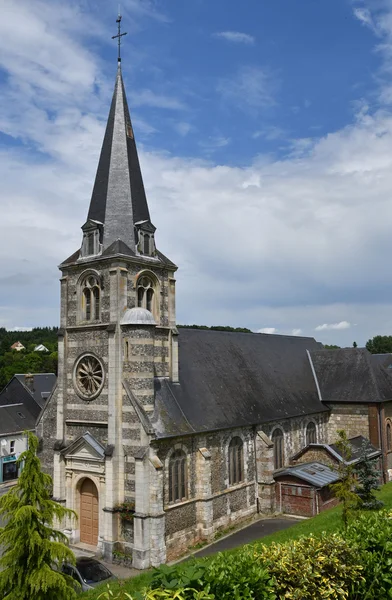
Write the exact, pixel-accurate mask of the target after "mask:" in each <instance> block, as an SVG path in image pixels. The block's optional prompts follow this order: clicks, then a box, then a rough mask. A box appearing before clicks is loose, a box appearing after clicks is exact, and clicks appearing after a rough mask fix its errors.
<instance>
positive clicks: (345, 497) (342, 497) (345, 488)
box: [330, 429, 358, 529]
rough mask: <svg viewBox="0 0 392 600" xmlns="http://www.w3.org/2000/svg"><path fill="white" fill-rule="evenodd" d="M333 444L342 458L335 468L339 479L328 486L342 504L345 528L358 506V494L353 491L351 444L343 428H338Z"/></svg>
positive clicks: (355, 482) (354, 487)
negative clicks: (336, 437) (335, 440)
mask: <svg viewBox="0 0 392 600" xmlns="http://www.w3.org/2000/svg"><path fill="white" fill-rule="evenodd" d="M335 445H336V447H337V449H338V450H339V453H340V455H341V457H342V458H343V460H342V461H341V462H339V464H338V466H337V469H336V470H337V474H338V477H339V480H338V481H337V482H336V483H332V484H331V485H330V488H331V489H332V491H333V493H334V496H335V497H336V498H337V499H338V500H339V502H341V504H342V520H343V527H344V528H345V529H347V526H348V521H349V518H350V516H351V514H352V511H353V510H355V509H356V508H357V507H358V496H357V494H356V493H355V489H356V487H357V480H356V478H355V475H354V465H352V464H350V459H351V455H352V451H351V445H350V442H349V440H348V437H347V434H346V432H345V431H344V429H339V430H338V440H337V442H335Z"/></svg>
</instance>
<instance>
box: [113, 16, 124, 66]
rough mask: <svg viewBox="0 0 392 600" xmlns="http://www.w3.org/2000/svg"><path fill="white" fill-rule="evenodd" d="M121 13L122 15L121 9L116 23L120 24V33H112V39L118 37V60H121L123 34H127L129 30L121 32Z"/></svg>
mask: <svg viewBox="0 0 392 600" xmlns="http://www.w3.org/2000/svg"><path fill="white" fill-rule="evenodd" d="M121 19H122V17H121V15H120V10H119V11H118V17H117V19H116V23H117V24H118V33H117V35H112V40H115V39H116V38H117V39H118V62H121V53H120V52H121V38H122V36H123V35H127V32H126V31H124V33H121Z"/></svg>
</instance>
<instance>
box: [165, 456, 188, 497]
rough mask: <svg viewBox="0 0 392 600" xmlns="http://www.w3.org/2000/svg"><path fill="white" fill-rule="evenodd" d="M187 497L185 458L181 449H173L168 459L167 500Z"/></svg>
mask: <svg viewBox="0 0 392 600" xmlns="http://www.w3.org/2000/svg"><path fill="white" fill-rule="evenodd" d="M187 497H188V472H187V459H186V454H185V452H184V451H183V450H175V451H174V452H173V454H172V455H171V457H170V460H169V502H178V501H180V500H186V498H187Z"/></svg>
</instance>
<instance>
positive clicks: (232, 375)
mask: <svg viewBox="0 0 392 600" xmlns="http://www.w3.org/2000/svg"><path fill="white" fill-rule="evenodd" d="M86 208H87V207H86ZM155 233H156V228H155V226H154V225H153V223H152V221H151V217H150V213H149V209H148V203H147V198H146V194H145V189H144V185H143V179H142V174H141V170H140V165H139V159H138V153H137V148H136V143H135V138H134V133H133V128H132V123H131V118H130V114H129V109H128V104H127V99H126V95H125V89H124V84H123V79H122V73H121V63H120V62H119V64H118V70H117V75H116V81H115V88H114V94H113V99H112V103H111V107H110V112H109V117H108V121H107V126H106V132H105V136H104V140H103V145H102V150H101V154H100V158H99V163H98V169H97V174H96V179H95V183H94V187H93V191H92V196H91V202H90V207H89V210H88V215H87V220H86V222H85V223H84V224H83V225H82V242H81V247H80V248H79V249H78V250H77V251H76V252H75V253H74V254H72V256H70V257H69V258H68V259H66V260H65V261H64V262H63V263H62V264H61V265H60V270H61V273H62V276H61V280H60V281H61V323H60V330H59V345H58V349H59V372H58V382H57V386H56V388H55V390H54V391H53V393H52V395H51V397H50V398H49V400H48V402H47V404H46V406H45V408H44V410H43V412H42V415H41V417H40V420H39V424H38V434H39V435H40V437H41V438H42V444H41V446H42V449H41V452H40V458H41V460H42V463H43V465H44V468H45V469H46V470H47V471H48V472H50V473H51V474H52V475H53V478H54V490H53V496H54V498H55V499H56V500H57V501H59V502H61V503H63V504H64V505H65V506H67V507H68V508H71V509H74V510H75V511H76V513H77V514H78V519H77V520H75V521H71V520H69V522H67V523H64V524H63V528H64V531H65V532H66V533H67V535H68V536H69V538H70V540H71V542H72V543H74V544H78V543H82V544H87V545H89V546H91V547H93V548H95V549H97V551H98V552H100V553H102V555H103V556H104V557H106V558H107V559H109V560H110V559H111V557H112V555H113V552H114V551H117V552H122V553H124V554H127V553H128V554H131V555H132V560H133V565H134V566H135V567H136V568H139V569H143V568H147V567H149V566H150V565H159V564H160V563H162V562H165V561H167V560H169V559H173V558H175V557H176V556H178V555H179V554H181V552H183V551H185V550H186V548H187V547H189V546H191V545H193V544H195V543H197V542H199V541H201V540H209V539H212V538H213V536H214V534H215V532H216V531H217V530H219V529H222V528H225V527H227V526H229V525H230V524H233V523H236V522H239V521H240V520H242V519H246V518H249V517H251V516H252V515H254V514H255V513H257V512H263V513H268V512H274V511H275V510H276V501H275V481H274V472H275V473H276V471H277V470H279V469H280V468H282V467H284V466H285V465H288V464H289V463H290V458H291V457H292V456H293V455H294V454H295V453H298V452H299V451H300V450H301V449H302V448H304V447H305V446H306V445H308V444H310V443H315V442H319V443H331V442H333V441H334V440H335V438H336V430H337V429H340V428H344V429H346V431H347V433H348V435H349V436H355V435H363V436H365V437H366V438H369V439H370V440H371V442H372V443H373V444H374V445H375V446H376V447H377V448H381V450H382V457H383V469H384V473H385V476H386V475H387V471H388V468H389V467H392V463H390V459H391V460H392V454H389V453H390V451H391V450H392V356H391V355H382V356H372V355H370V354H369V353H368V352H367V351H366V350H365V349H354V348H353V349H342V350H324V349H323V346H322V345H321V344H320V343H318V342H316V341H315V340H314V339H313V338H307V337H290V336H280V335H265V334H247V333H228V332H218V331H204V330H194V329H186V328H181V329H180V330H177V328H176V312H175V311H176V303H175V293H176V290H175V273H176V270H177V266H176V265H175V264H174V263H173V262H172V261H171V260H170V259H169V258H167V257H166V256H165V255H164V254H162V252H161V251H160V250H159V249H158V245H157V240H156V236H155ZM124 503H125V505H126V506H128V508H129V507H131V509H130V510H132V511H133V515H132V519H131V520H124V518H123V512H122V510H124Z"/></svg>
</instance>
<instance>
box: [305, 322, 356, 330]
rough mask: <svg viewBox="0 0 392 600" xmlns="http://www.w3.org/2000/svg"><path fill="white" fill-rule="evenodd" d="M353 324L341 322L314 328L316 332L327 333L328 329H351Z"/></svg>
mask: <svg viewBox="0 0 392 600" xmlns="http://www.w3.org/2000/svg"><path fill="white" fill-rule="evenodd" d="M350 327H351V323H349V322H348V321H339V323H324V324H323V325H317V327H315V328H314V330H315V331H326V330H328V329H349V328H350Z"/></svg>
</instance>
